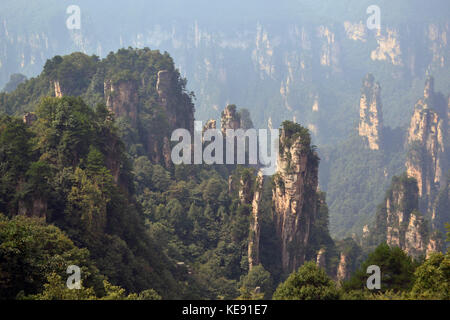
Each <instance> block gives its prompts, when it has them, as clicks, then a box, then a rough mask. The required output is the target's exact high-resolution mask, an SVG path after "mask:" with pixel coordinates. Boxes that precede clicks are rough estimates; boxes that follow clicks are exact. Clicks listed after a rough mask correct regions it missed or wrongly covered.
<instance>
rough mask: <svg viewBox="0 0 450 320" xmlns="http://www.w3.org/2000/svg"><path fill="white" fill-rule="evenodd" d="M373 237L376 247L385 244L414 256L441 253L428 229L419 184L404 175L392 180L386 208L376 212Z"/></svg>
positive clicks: (436, 241)
mask: <svg viewBox="0 0 450 320" xmlns="http://www.w3.org/2000/svg"><path fill="white" fill-rule="evenodd" d="M370 232H371V238H372V239H376V240H375V243H373V244H374V245H377V244H379V243H380V242H386V243H387V244H388V245H390V246H396V247H399V248H401V249H403V250H404V251H405V252H406V253H407V254H409V255H410V256H412V257H415V258H417V257H420V256H422V255H426V254H429V253H430V251H431V250H432V251H439V250H440V249H441V242H440V240H439V239H438V238H436V235H435V234H432V233H431V232H430V230H429V228H428V225H427V223H426V220H425V218H424V217H423V215H422V214H421V213H420V211H419V193H418V187H417V182H416V180H415V179H414V178H410V177H407V176H406V175H405V174H404V175H402V176H400V177H394V178H393V179H392V185H391V188H390V189H389V190H388V192H387V193H386V197H385V200H384V203H383V206H382V207H381V208H380V210H379V211H378V212H377V217H376V225H375V228H374V229H373V230H371V231H370Z"/></svg>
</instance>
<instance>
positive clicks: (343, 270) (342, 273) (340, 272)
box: [336, 252, 349, 282]
mask: <svg viewBox="0 0 450 320" xmlns="http://www.w3.org/2000/svg"><path fill="white" fill-rule="evenodd" d="M348 277H349V266H348V258H347V255H346V254H345V253H343V252H342V253H341V255H340V257H339V265H338V269H337V274H336V279H337V281H338V282H339V281H344V280H346V279H348Z"/></svg>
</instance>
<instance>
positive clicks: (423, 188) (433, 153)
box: [406, 77, 450, 220]
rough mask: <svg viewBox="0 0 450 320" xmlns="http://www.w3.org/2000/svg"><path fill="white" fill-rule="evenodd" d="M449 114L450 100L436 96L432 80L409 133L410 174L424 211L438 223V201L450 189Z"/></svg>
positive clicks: (430, 78)
mask: <svg viewBox="0 0 450 320" xmlns="http://www.w3.org/2000/svg"><path fill="white" fill-rule="evenodd" d="M445 109H447V110H445ZM449 110H450V107H449V105H448V101H447V99H445V98H444V97H443V96H442V95H440V94H437V93H436V92H434V80H433V78H432V77H428V78H427V80H426V83H425V89H424V96H423V98H421V99H419V100H418V101H417V103H416V105H415V107H414V113H413V115H412V118H411V123H410V126H409V130H408V140H407V143H408V147H409V152H408V157H407V160H406V172H407V174H408V176H410V177H413V178H415V179H416V180H417V184H418V188H419V191H418V192H419V197H420V209H421V210H422V211H423V212H426V213H428V214H430V213H431V215H432V220H435V219H436V217H435V215H436V213H435V212H433V211H435V210H434V207H436V203H435V202H436V201H435V200H436V198H437V196H438V193H439V191H440V190H442V189H443V188H445V187H446V185H447V179H446V174H447V171H448V170H449V163H448V162H449V159H448V150H446V149H447V148H448V134H449V133H448V130H449V128H448V121H449V120H448V113H449Z"/></svg>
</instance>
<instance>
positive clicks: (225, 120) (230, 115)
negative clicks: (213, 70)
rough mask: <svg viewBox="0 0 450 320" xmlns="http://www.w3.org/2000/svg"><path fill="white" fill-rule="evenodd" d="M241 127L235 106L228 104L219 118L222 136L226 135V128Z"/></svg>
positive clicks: (234, 128)
mask: <svg viewBox="0 0 450 320" xmlns="http://www.w3.org/2000/svg"><path fill="white" fill-rule="evenodd" d="M240 127H241V117H240V116H239V114H238V113H237V111H236V106H235V105H234V104H229V105H227V107H226V108H225V110H224V111H222V115H221V118H220V130H221V131H222V134H223V136H224V137H225V135H226V130H227V129H233V130H236V129H239V128H240Z"/></svg>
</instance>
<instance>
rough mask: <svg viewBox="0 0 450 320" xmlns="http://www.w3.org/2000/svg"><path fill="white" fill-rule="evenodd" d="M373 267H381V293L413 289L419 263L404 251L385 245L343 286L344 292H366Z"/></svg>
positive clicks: (370, 255) (371, 255) (380, 246)
mask: <svg viewBox="0 0 450 320" xmlns="http://www.w3.org/2000/svg"><path fill="white" fill-rule="evenodd" d="M371 265H376V266H378V267H380V270H381V289H380V291H381V292H384V291H387V290H394V291H403V290H409V289H411V286H412V284H413V280H414V271H415V268H416V266H417V263H416V262H414V261H413V260H412V259H411V257H409V256H408V255H407V254H406V253H405V252H404V251H403V250H402V249H400V248H398V247H389V246H388V245H387V244H386V243H383V244H380V245H379V246H378V247H377V248H376V249H375V251H373V252H372V253H371V254H369V257H368V258H367V260H366V261H364V262H363V263H362V265H361V267H360V268H359V269H358V270H357V271H356V272H355V273H354V274H353V276H352V277H351V278H350V280H348V281H347V282H345V283H344V284H343V288H344V290H345V291H347V292H348V291H351V290H365V289H366V284H367V278H368V277H369V275H368V274H367V267H369V266H371Z"/></svg>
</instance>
